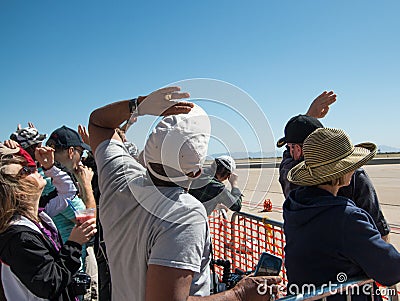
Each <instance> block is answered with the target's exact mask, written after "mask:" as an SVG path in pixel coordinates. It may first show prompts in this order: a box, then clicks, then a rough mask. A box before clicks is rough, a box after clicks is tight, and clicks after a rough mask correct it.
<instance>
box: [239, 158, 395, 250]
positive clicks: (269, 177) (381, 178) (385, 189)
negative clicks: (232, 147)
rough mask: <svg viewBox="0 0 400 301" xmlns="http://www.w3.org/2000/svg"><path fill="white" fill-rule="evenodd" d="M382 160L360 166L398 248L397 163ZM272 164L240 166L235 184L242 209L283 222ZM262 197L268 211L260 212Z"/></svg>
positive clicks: (281, 196)
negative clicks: (376, 197) (364, 171)
mask: <svg viewBox="0 0 400 301" xmlns="http://www.w3.org/2000/svg"><path fill="white" fill-rule="evenodd" d="M386 162H387V163H390V164H385V163H386ZM386 162H385V161H381V162H379V164H371V165H367V166H364V169H365V170H366V172H367V173H368V175H369V177H370V178H371V180H372V183H373V184H374V186H375V189H376V191H377V194H378V198H379V202H380V205H381V210H382V212H383V214H384V216H385V218H386V221H387V222H388V223H389V225H390V227H391V233H390V242H391V243H392V244H393V245H394V246H395V247H396V249H397V250H400V164H396V163H394V164H393V162H389V161H386ZM375 163H377V162H375ZM275 166H276V164H274V162H272V163H266V164H263V165H258V166H257V165H253V166H249V165H247V166H240V168H238V169H237V170H236V173H237V174H238V176H239V179H238V181H239V187H240V188H241V189H243V188H244V189H243V191H242V193H243V195H244V197H243V208H242V211H244V212H247V213H251V214H253V215H258V216H261V217H265V218H269V219H272V220H275V221H279V222H283V217H282V204H283V202H284V196H283V193H282V189H281V186H280V184H279V181H278V177H279V170H278V168H276V167H275ZM254 167H255V168H254ZM265 199H270V200H271V202H272V204H273V209H272V212H267V213H265V212H262V210H263V203H264V200H265Z"/></svg>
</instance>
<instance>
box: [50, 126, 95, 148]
mask: <svg viewBox="0 0 400 301" xmlns="http://www.w3.org/2000/svg"><path fill="white" fill-rule="evenodd" d="M46 145H47V146H51V147H53V148H56V147H61V148H68V147H71V146H80V147H82V148H83V149H86V150H90V146H89V145H87V144H86V143H84V142H83V140H82V138H81V136H80V135H79V134H78V132H77V131H75V130H73V129H70V128H69V127H66V126H65V125H63V126H62V127H60V128H58V129H56V130H55V131H54V132H53V133H51V135H50V137H49V139H48V140H47V142H46Z"/></svg>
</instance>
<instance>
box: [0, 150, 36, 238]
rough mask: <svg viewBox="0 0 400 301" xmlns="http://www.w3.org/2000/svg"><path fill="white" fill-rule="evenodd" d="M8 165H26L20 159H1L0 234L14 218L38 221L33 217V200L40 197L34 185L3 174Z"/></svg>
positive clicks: (26, 180) (23, 179)
mask: <svg viewBox="0 0 400 301" xmlns="http://www.w3.org/2000/svg"><path fill="white" fill-rule="evenodd" d="M10 164H19V165H22V166H23V165H26V161H25V160H24V159H23V158H20V157H11V158H9V157H8V158H7V157H3V158H1V161H0V233H2V232H4V231H5V230H7V228H8V227H9V226H10V224H11V222H12V220H13V218H14V216H16V215H22V216H25V217H27V218H29V219H31V220H33V221H39V219H38V216H35V214H34V212H35V211H34V209H35V206H36V205H35V202H34V201H33V199H34V198H35V197H37V196H38V195H40V193H41V191H42V189H40V188H39V187H38V186H37V184H36V183H34V182H32V181H30V180H29V179H25V178H19V177H16V176H15V175H10V174H7V173H6V172H5V168H4V167H5V166H7V165H10Z"/></svg>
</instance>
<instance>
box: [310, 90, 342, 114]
mask: <svg viewBox="0 0 400 301" xmlns="http://www.w3.org/2000/svg"><path fill="white" fill-rule="evenodd" d="M335 101H336V94H335V93H334V92H333V91H329V92H327V91H324V92H322V93H321V94H320V95H319V96H318V97H317V98H316V99H314V101H313V102H312V103H311V105H310V107H309V108H308V111H307V113H306V115H308V116H311V117H315V118H324V117H325V116H326V114H328V111H329V106H330V105H331V104H333V103H334V102H335Z"/></svg>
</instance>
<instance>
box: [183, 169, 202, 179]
mask: <svg viewBox="0 0 400 301" xmlns="http://www.w3.org/2000/svg"><path fill="white" fill-rule="evenodd" d="M201 172H202V169H201V168H200V169H199V170H198V171H197V172H196V173H193V171H192V172H190V173H188V174H186V175H187V176H188V177H189V178H197V177H199V176H200V175H201Z"/></svg>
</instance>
